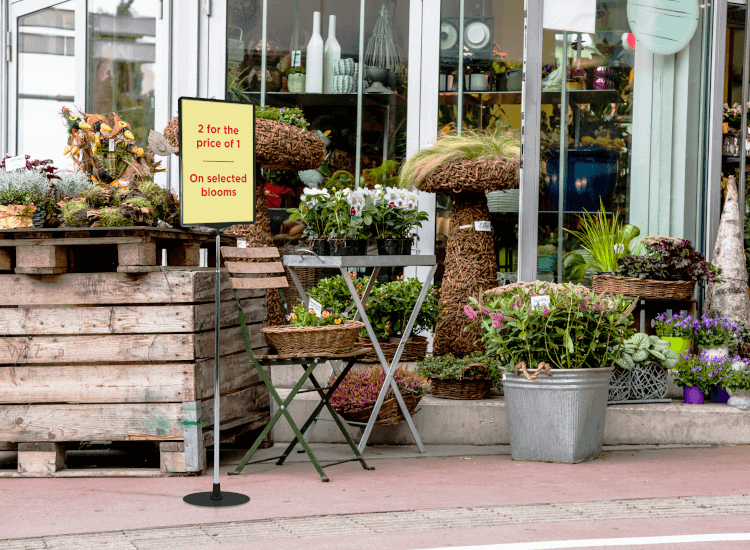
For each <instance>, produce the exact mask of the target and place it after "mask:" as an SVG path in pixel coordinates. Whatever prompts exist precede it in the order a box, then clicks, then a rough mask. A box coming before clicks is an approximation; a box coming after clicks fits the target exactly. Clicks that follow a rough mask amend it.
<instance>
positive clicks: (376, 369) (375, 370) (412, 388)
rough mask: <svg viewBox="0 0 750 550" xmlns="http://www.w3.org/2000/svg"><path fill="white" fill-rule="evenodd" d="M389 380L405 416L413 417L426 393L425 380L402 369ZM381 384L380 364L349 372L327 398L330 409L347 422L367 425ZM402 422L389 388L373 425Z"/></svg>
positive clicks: (381, 369)
mask: <svg viewBox="0 0 750 550" xmlns="http://www.w3.org/2000/svg"><path fill="white" fill-rule="evenodd" d="M393 379H394V381H395V382H396V387H397V388H398V389H399V391H400V392H401V395H402V397H403V398H404V403H405V404H406V408H407V410H408V411H409V414H410V415H413V414H414V413H415V412H416V408H417V405H419V402H420V401H421V399H422V397H424V395H425V393H426V391H427V386H428V382H427V379H426V378H423V377H422V376H420V375H419V374H417V373H416V372H414V371H412V370H409V369H407V368H404V367H399V368H397V369H396V372H395V373H394V375H393ZM384 382H385V372H384V371H383V368H382V367H381V366H380V365H374V366H372V367H368V368H362V369H355V370H352V371H349V373H348V374H347V375H346V378H344V380H343V381H342V382H341V384H339V387H338V388H336V391H335V392H334V393H333V395H332V396H331V400H330V402H331V406H332V407H333V409H334V410H335V411H336V412H337V413H338V414H339V415H340V416H341V418H343V419H344V420H346V421H348V422H363V423H364V422H367V421H368V420H369V418H370V414H371V413H372V411H373V409H374V408H375V402H376V401H377V399H378V394H379V393H380V390H381V388H382V387H383V383H384ZM402 420H404V416H403V415H402V414H401V411H400V410H399V408H398V403H397V401H396V397H395V396H394V394H393V390H392V389H390V388H389V389H388V391H387V392H386V394H385V399H384V400H383V406H382V407H381V409H380V412H379V413H378V419H377V420H376V422H375V424H378V425H390V424H397V423H398V422H401V421H402Z"/></svg>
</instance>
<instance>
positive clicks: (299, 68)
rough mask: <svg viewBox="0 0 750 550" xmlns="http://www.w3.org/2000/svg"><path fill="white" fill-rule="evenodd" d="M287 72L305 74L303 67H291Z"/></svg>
mask: <svg viewBox="0 0 750 550" xmlns="http://www.w3.org/2000/svg"><path fill="white" fill-rule="evenodd" d="M287 74H305V68H304V67H292V68H291V69H289V72H288V73H287Z"/></svg>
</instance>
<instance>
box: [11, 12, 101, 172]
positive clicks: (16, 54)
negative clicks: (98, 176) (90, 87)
mask: <svg viewBox="0 0 750 550" xmlns="http://www.w3.org/2000/svg"><path fill="white" fill-rule="evenodd" d="M10 11H11V19H10V32H11V40H10V45H11V61H10V64H9V79H8V97H9V105H8V127H7V132H8V136H7V139H8V141H7V143H8V153H10V154H16V155H30V156H31V157H32V158H36V159H51V160H52V161H53V162H54V164H55V166H57V167H58V168H61V169H70V168H72V163H71V162H70V160H69V159H67V158H65V156H64V155H63V149H64V145H65V142H66V132H67V127H66V126H65V125H64V123H63V120H62V119H61V118H60V111H61V109H62V107H63V106H71V107H72V106H75V105H83V104H84V101H83V100H84V96H83V90H84V88H85V75H84V74H83V73H82V71H84V59H85V51H86V49H85V34H82V33H80V32H78V33H77V32H76V30H77V29H79V30H80V27H81V26H82V23H83V22H84V21H85V2H84V1H83V0H67V1H64V2H60V1H52V0H24V1H21V2H16V3H14V4H12V5H11V10H10Z"/></svg>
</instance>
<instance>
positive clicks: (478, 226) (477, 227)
mask: <svg viewBox="0 0 750 550" xmlns="http://www.w3.org/2000/svg"><path fill="white" fill-rule="evenodd" d="M474 231H492V222H489V221H481V222H474Z"/></svg>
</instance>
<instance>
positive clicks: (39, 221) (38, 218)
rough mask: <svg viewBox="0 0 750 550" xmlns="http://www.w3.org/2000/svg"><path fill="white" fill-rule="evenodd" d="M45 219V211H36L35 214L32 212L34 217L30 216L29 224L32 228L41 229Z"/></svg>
mask: <svg viewBox="0 0 750 550" xmlns="http://www.w3.org/2000/svg"><path fill="white" fill-rule="evenodd" d="M46 217H47V211H46V210H37V211H36V212H34V215H33V216H31V223H33V224H34V227H36V228H38V229H41V228H43V227H44V220H45V218H46Z"/></svg>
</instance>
